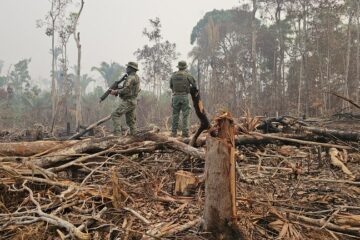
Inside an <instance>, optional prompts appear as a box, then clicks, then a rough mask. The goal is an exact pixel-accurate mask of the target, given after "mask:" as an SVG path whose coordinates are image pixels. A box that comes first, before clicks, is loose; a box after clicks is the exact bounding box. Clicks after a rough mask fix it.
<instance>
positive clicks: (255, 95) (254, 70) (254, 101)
mask: <svg viewBox="0 0 360 240" xmlns="http://www.w3.org/2000/svg"><path fill="white" fill-rule="evenodd" d="M252 3H253V10H252V19H251V60H252V74H251V77H252V86H253V88H252V89H253V92H252V99H251V112H253V113H254V109H255V105H256V104H257V101H258V97H259V96H258V94H259V91H258V82H257V66H256V61H257V52H256V38H257V29H256V11H257V0H253V1H252Z"/></svg>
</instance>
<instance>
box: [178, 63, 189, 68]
mask: <svg viewBox="0 0 360 240" xmlns="http://www.w3.org/2000/svg"><path fill="white" fill-rule="evenodd" d="M177 67H178V68H179V69H186V68H187V64H186V62H185V61H180V62H179V63H178V65H177Z"/></svg>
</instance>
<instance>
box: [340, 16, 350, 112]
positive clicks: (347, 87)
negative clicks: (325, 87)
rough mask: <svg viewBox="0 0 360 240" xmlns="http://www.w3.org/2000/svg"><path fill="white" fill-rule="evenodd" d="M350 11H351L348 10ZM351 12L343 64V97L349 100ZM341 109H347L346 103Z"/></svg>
mask: <svg viewBox="0 0 360 240" xmlns="http://www.w3.org/2000/svg"><path fill="white" fill-rule="evenodd" d="M350 11H351V10H350ZM352 17H353V14H352V12H350V13H349V21H348V30H347V48H346V64H345V88H344V96H345V97H346V98H349V71H350V55H351V23H352ZM342 106H343V108H349V107H350V104H349V103H348V102H343V104H342Z"/></svg>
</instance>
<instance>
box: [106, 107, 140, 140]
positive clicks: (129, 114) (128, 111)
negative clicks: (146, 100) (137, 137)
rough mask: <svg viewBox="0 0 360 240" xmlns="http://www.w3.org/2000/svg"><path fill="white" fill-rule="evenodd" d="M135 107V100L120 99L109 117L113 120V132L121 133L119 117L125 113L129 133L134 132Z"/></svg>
mask: <svg viewBox="0 0 360 240" xmlns="http://www.w3.org/2000/svg"><path fill="white" fill-rule="evenodd" d="M135 108H136V100H121V102H120V105H119V107H118V108H116V109H115V111H114V112H113V113H112V114H111V119H112V120H113V126H114V134H115V135H120V134H121V122H122V121H121V117H122V115H123V114H125V120H126V124H127V125H128V126H129V128H130V134H135V132H136V127H135V121H136V117H135Z"/></svg>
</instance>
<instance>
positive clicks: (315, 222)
mask: <svg viewBox="0 0 360 240" xmlns="http://www.w3.org/2000/svg"><path fill="white" fill-rule="evenodd" d="M287 216H288V218H289V219H290V220H292V221H298V222H301V223H304V224H307V225H310V226H316V227H324V228H327V229H329V230H332V231H336V232H341V233H346V234H351V235H355V236H358V237H359V236H360V228H357V227H352V226H349V225H343V226H339V225H336V224H333V223H330V222H327V221H326V220H325V219H324V218H321V219H314V218H309V217H305V216H301V215H298V214H293V213H288V214H287Z"/></svg>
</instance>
